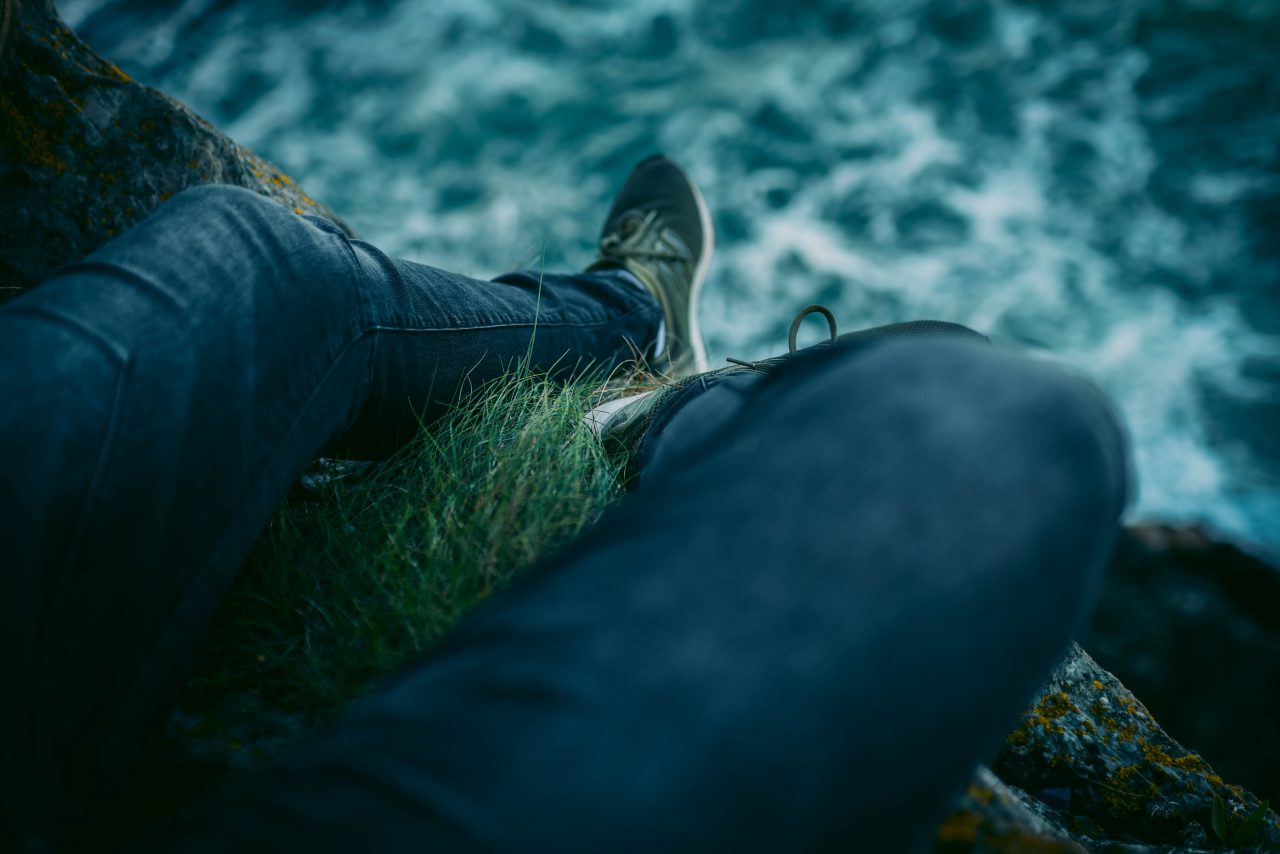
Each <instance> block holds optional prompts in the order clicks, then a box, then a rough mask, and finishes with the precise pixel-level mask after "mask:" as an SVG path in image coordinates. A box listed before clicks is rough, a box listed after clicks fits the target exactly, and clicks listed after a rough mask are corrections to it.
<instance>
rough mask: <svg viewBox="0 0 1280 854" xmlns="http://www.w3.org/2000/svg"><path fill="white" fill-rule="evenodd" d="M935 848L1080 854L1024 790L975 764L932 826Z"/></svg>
mask: <svg viewBox="0 0 1280 854" xmlns="http://www.w3.org/2000/svg"><path fill="white" fill-rule="evenodd" d="M937 843H938V844H937V849H938V851H940V852H945V853H946V854H950V852H973V854H997V853H998V852H1043V854H1083V852H1084V851H1085V850H1086V849H1085V848H1084V847H1083V846H1081V845H1080V843H1079V842H1077V841H1075V840H1074V839H1073V838H1072V835H1071V833H1070V832H1069V831H1068V830H1067V829H1066V828H1065V827H1064V826H1063V824H1062V821H1061V819H1060V818H1059V817H1058V816H1056V815H1055V814H1053V813H1052V811H1050V810H1049V809H1048V808H1046V807H1045V806H1044V805H1043V804H1041V803H1040V802H1039V801H1037V800H1036V799H1035V798H1033V797H1031V796H1030V795H1028V794H1027V793H1026V792H1024V791H1022V790H1021V789H1018V788H1016V787H1014V786H1009V785H1007V784H1006V783H1005V782H1004V781H1003V780H1001V779H1000V778H999V777H997V776H996V775H995V774H993V773H992V772H991V770H990V769H989V768H986V767H981V768H979V769H978V771H977V773H976V774H975V775H974V778H973V782H972V783H970V784H969V788H968V790H967V791H966V792H965V793H964V794H963V795H961V796H960V798H959V799H958V800H957V801H956V804H955V807H954V808H953V810H952V812H951V814H950V815H948V816H947V818H946V819H945V820H943V822H942V824H941V825H940V826H939V827H938V837H937Z"/></svg>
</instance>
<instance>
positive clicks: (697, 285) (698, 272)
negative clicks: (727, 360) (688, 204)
mask: <svg viewBox="0 0 1280 854" xmlns="http://www.w3.org/2000/svg"><path fill="white" fill-rule="evenodd" d="M676 168H678V169H679V168H680V167H679V166H677V167H676ZM680 174H681V175H684V179H685V181H686V182H688V184H689V189H691V190H693V200H694V203H695V204H696V205H697V207H698V221H699V223H700V224H701V225H702V257H701V258H699V259H698V265H697V266H696V267H694V269H693V284H692V286H690V288H689V337H690V338H692V339H693V341H692V342H691V343H693V344H694V345H695V346H694V348H693V363H694V373H696V374H700V373H703V372H705V371H708V370H710V369H711V365H710V363H709V362H708V361H707V348H706V345H705V344H703V342H702V327H701V325H700V324H699V323H698V304H699V302H700V300H701V298H702V282H703V280H705V279H706V277H707V267H709V266H710V265H711V256H712V255H713V254H714V253H715V251H716V232H715V229H714V228H713V227H712V225H711V210H710V209H709V208H708V207H707V200H706V199H704V198H702V191H701V190H699V189H698V185H697V184H695V183H694V182H693V181H692V180H690V179H689V176H688V175H686V174H685V171H684V170H683V169H680Z"/></svg>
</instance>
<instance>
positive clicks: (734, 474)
mask: <svg viewBox="0 0 1280 854" xmlns="http://www.w3.org/2000/svg"><path fill="white" fill-rule="evenodd" d="M539 291H540V294H539ZM535 319H536V323H537V334H536V335H534V334H533V327H534V324H535ZM657 323H658V310H657V307H656V305H655V304H654V302H653V300H652V299H650V298H649V297H648V296H647V295H646V294H645V293H644V292H643V291H641V290H640V289H638V288H636V287H635V286H634V285H633V284H632V283H629V282H627V281H624V280H622V279H620V278H619V277H618V276H617V274H614V273H595V274H590V275H576V276H547V277H545V278H544V279H542V280H541V282H539V278H538V277H536V276H531V275H525V274H517V275H513V276H508V277H504V278H503V279H501V280H499V281H498V282H477V281H473V280H469V279H465V278H462V277H459V276H454V275H450V274H446V273H442V272H439V271H436V270H432V269H430V268H426V267H422V266H419V265H414V264H409V263H405V262H400V261H393V260H390V259H388V258H387V257H386V256H384V255H382V254H381V253H379V252H378V251H377V250H375V249H373V248H372V247H369V246H367V245H364V244H361V243H358V242H356V243H352V242H349V241H347V240H346V239H345V238H344V237H343V236H342V235H341V234H339V233H337V232H336V231H335V230H334V229H332V228H329V227H327V226H325V225H324V224H323V223H321V222H319V221H317V220H307V219H303V218H299V217H295V216H294V215H293V214H290V213H288V212H287V211H285V210H283V209H281V208H279V207H277V206H275V205H274V204H273V203H270V202H266V201H263V200H261V199H259V198H257V197H255V196H253V195H251V194H248V193H245V192H243V191H239V190H232V189H225V188H204V189H200V190H194V191H189V192H187V193H184V194H182V195H180V196H178V197H175V198H174V199H173V200H172V201H171V202H169V203H168V204H166V205H165V206H164V207H162V208H161V210H160V212H159V213H157V214H156V215H155V216H153V217H152V218H151V219H149V220H148V221H146V222H145V223H143V224H142V225H140V226H138V227H137V228H136V229H134V230H133V231H131V232H130V233H129V234H128V235H126V236H125V237H124V238H122V239H120V240H117V241H116V242H114V243H112V244H110V245H108V246H107V247H105V248H104V249H102V250H100V251H99V252H97V253H95V255H93V256H91V257H90V258H89V259H87V260H86V261H85V262H82V263H80V264H77V265H74V266H73V267H71V268H70V269H68V270H67V271H65V272H64V273H62V274H60V275H59V276H58V277H56V278H55V279H53V280H52V281H50V282H48V283H46V284H44V285H42V286H41V287H40V288H38V289H36V290H35V291H34V292H32V293H30V294H28V295H26V296H24V297H22V298H20V299H18V300H15V301H13V302H12V303H10V304H8V305H6V306H5V307H4V308H3V309H0V399H2V400H3V401H4V408H3V410H0V460H2V461H3V464H2V465H0V549H3V555H4V566H5V572H4V574H3V576H2V577H3V585H4V586H3V588H0V608H2V609H3V612H2V613H3V626H4V632H5V643H4V645H3V653H2V654H3V656H4V658H3V667H4V671H3V672H4V676H5V680H6V684H7V685H9V686H11V691H10V696H11V697H13V698H14V699H15V701H16V702H10V703H5V704H3V707H4V712H3V717H0V738H2V739H4V742H3V755H4V756H5V757H6V767H5V768H4V770H3V775H2V776H0V785H2V786H3V796H4V803H5V806H6V809H7V810H8V812H9V814H10V821H11V822H13V823H15V824H16V825H17V826H19V827H23V828H29V827H48V826H51V825H53V824H55V823H60V822H67V821H74V819H75V816H76V815H77V813H78V812H80V811H82V810H83V808H84V804H86V803H88V802H91V801H93V800H95V799H101V798H105V797H109V796H110V793H111V792H112V790H113V789H114V787H116V786H118V785H119V784H120V781H121V778H122V777H123V776H124V775H126V774H127V771H128V768H129V765H130V760H131V756H132V752H133V751H134V750H135V749H136V746H137V742H138V739H139V736H140V734H141V733H142V732H143V730H144V728H145V727H147V726H148V725H150V724H151V723H152V722H154V720H155V719H156V717H157V715H158V714H159V713H160V712H162V711H163V709H164V704H165V703H166V702H169V701H171V700H172V698H173V696H174V695H175V693H176V690H177V688H178V686H179V685H180V684H181V679H182V677H183V675H184V672H185V667H186V666H187V664H188V662H189V660H190V657H191V652H192V649H193V647H194V646H195V644H196V643H197V642H198V640H199V638H200V635H201V632H202V631H203V630H204V627H205V625H206V623H207V621H208V619H209V617H210V615H211V613H212V611H213V610H214V608H215V607H216V605H217V603H218V601H219V599H220V598H221V596H222V594H223V593H224V592H225V590H226V588H227V587H228V586H229V584H230V582H231V580H232V579H233V577H234V575H235V572H236V569H237V567H238V564H239V562H240V561H241V559H242V558H243V556H244V555H245V553H246V551H247V550H248V548H249V546H250V545H251V543H252V541H253V539H254V537H255V536H256V534H257V533H258V531H259V530H260V529H261V527H262V526H263V525H264V524H265V522H266V520H267V519H268V517H269V515H270V514H271V512H272V511H273V509H274V508H275V506H276V505H277V504H278V502H279V501H280V500H281V498H282V497H283V495H284V494H285V492H286V491H287V489H288V487H289V485H290V484H291V483H292V481H293V480H294V479H295V478H296V477H297V475H298V474H299V473H300V472H301V471H302V470H303V468H304V467H305V466H306V465H307V463H308V462H309V461H310V460H311V459H312V458H313V457H314V456H316V455H317V454H319V453H321V452H323V451H325V450H326V449H331V450H332V449H334V448H339V449H343V450H346V451H349V452H351V453H354V454H356V455H361V456H368V455H372V454H380V453H385V452H386V451H388V450H390V449H391V448H394V447H395V446H396V444H397V443H398V442H399V441H401V440H403V439H404V438H407V437H408V436H409V435H410V434H411V433H412V431H413V430H415V429H416V428H417V424H418V421H419V419H420V418H422V417H425V418H426V419H428V420H429V419H430V418H431V417H432V415H433V414H434V413H436V412H438V411H439V409H440V407H441V406H443V405H444V404H446V403H447V402H448V401H450V400H452V399H454V397H455V396H456V395H457V394H458V393H459V392H460V391H461V390H463V389H465V387H466V385H467V383H468V382H479V381H482V380H484V379H487V378H489V377H492V376H496V375H497V374H499V373H500V372H501V371H503V370H504V369H505V368H507V367H509V366H510V364H511V363H512V362H513V361H514V360H517V359H520V358H524V357H526V355H527V356H528V358H529V360H530V362H531V363H532V365H533V367H534V368H535V369H538V368H543V369H549V370H552V371H558V372H561V373H565V374H568V373H571V372H572V371H573V369H574V368H575V367H580V366H585V365H587V364H588V363H590V364H594V365H595V366H597V367H606V368H607V367H608V366H610V365H612V364H614V363H616V362H617V361H618V360H619V359H621V358H624V357H625V356H627V355H628V354H630V352H631V350H632V348H633V347H636V348H638V349H640V350H643V349H644V348H645V347H646V346H649V345H650V344H651V342H652V339H653V337H654V335H655V333H656V327H657ZM684 397H685V400H684V405H683V406H682V407H681V408H680V410H679V411H676V412H674V413H673V414H671V415H670V417H668V418H666V419H664V424H665V425H666V426H665V428H664V429H663V431H662V434H661V435H660V436H658V437H657V439H656V440H654V443H651V445H650V448H651V452H650V453H649V458H650V463H649V465H648V468H647V469H646V471H645V473H644V477H643V479H642V482H641V485H640V486H639V488H638V490H637V491H636V493H635V494H634V495H632V496H630V497H629V498H628V500H626V501H624V502H623V503H622V505H621V506H620V507H619V508H618V509H617V510H616V511H614V512H612V513H610V514H609V515H608V516H606V518H605V519H604V520H603V521H602V522H601V523H600V524H599V525H598V526H597V527H596V528H595V529H593V531H592V532H591V533H590V534H588V535H587V536H585V537H584V538H583V539H581V540H580V541H579V542H578V543H577V544H575V545H574V546H573V547H571V548H570V549H568V550H567V551H565V552H562V553H561V554H559V555H558V556H556V557H555V558H553V559H552V560H551V561H550V562H549V563H547V564H545V565H543V566H541V567H539V568H536V569H535V570H533V571H531V572H529V573H527V574H526V575H525V576H524V577H523V578H522V579H521V580H520V581H519V582H518V583H517V584H516V585H514V587H513V588H512V589H510V590H508V591H507V592H505V593H503V594H500V595H498V596H496V597H495V598H494V600H493V601H491V602H490V603H489V604H488V605H487V606H485V607H484V608H482V609H481V610H480V611H479V612H478V613H476V614H475V615H473V616H472V617H471V618H469V619H468V620H466V621H465V623H464V624H463V626H462V627H461V628H460V629H459V630H458V631H457V632H455V633H454V635H453V636H452V637H451V639H450V640H449V641H448V642H446V643H445V644H444V645H443V646H442V647H440V648H438V649H436V650H435V651H433V652H432V653H431V654H429V655H427V656H425V657H423V658H422V659H420V660H419V661H417V662H414V663H412V664H411V665H410V666H408V667H406V668H405V669H404V670H403V671H402V672H401V673H400V675H398V676H397V677H396V678H394V679H392V680H390V681H389V682H388V683H387V684H386V685H384V686H383V687H382V688H381V689H380V690H378V691H377V692H375V693H374V694H373V695H372V696H371V697H369V698H368V699H366V700H364V701H361V702H359V703H356V704H354V705H353V707H352V708H351V709H350V710H349V712H348V713H347V714H346V715H345V716H344V717H343V718H342V719H341V720H340V721H339V722H338V723H337V724H336V725H335V726H333V727H332V728H330V729H329V730H328V731H327V732H325V733H323V734H321V735H319V736H318V737H316V738H314V739H312V740H311V741H310V742H309V743H308V744H307V745H305V746H304V747H302V748H301V749H300V750H298V751H297V752H295V753H294V754H293V755H292V756H291V757H290V758H289V759H287V760H286V761H284V762H282V763H280V764H278V765H276V766H274V767H272V768H271V769H268V770H265V771H262V772H260V773H257V774H254V775H251V776H249V777H247V778H246V779H244V780H243V781H242V782H241V783H240V784H239V785H237V786H235V787H234V788H232V789H231V790H229V791H227V792H226V793H224V794H223V795H221V796H219V797H217V798H215V799H213V800H211V801H209V802H208V803H205V804H202V805H200V806H197V807H195V808H193V809H192V810H190V811H189V813H188V814H187V815H186V816H184V818H183V820H182V821H181V822H180V823H179V824H177V825H176V826H174V827H172V828H170V829H169V830H168V831H167V832H166V833H165V834H164V835H162V836H160V837H157V838H155V839H153V840H152V844H154V845H157V846H160V847H175V848H182V849H195V848H202V847H204V848H208V849H209V850H232V849H237V848H264V849H280V848H285V849H294V848H312V849H314V848H322V849H330V848H334V849H343V850H353V849H354V850H368V849H392V848H394V849H407V848H412V849H415V850H416V849H444V850H450V849H455V848H525V849H539V850H564V849H574V850H581V849H588V850H591V849H606V848H607V849H627V850H653V849H658V848H667V849H670V848H677V849H705V848H731V847H733V848H748V849H777V848H788V849H793V848H824V847H839V846H847V845H850V844H859V845H862V846H865V847H866V848H867V850H881V849H884V850H887V849H888V848H894V847H903V846H904V845H905V844H907V842H908V841H910V840H913V839H917V838H923V837H922V836H921V834H926V833H927V832H928V830H929V827H930V822H931V821H932V819H933V818H934V816H935V814H936V812H937V810H938V809H939V808H940V807H941V805H942V804H944V803H945V800H946V798H947V796H948V795H949V794H950V793H951V792H952V791H954V790H955V788H956V787H957V786H959V785H960V784H962V783H963V781H964V778H965V775H966V774H967V773H968V771H969V769H970V768H971V767H972V765H973V764H974V763H975V762H977V761H979V760H980V759H981V757H982V756H983V755H984V753H985V752H986V751H988V750H989V749H990V748H991V747H992V746H993V745H994V744H995V743H996V742H997V741H998V739H999V737H1000V735H1001V734H1002V731H1003V730H1004V729H1005V728H1006V727H1007V725H1008V723H1009V722H1010V720H1011V718H1012V717H1013V716H1014V715H1015V714H1016V712H1017V711H1018V710H1019V709H1020V707H1021V706H1022V705H1023V703H1024V702H1025V701H1026V700H1027V699H1028V697H1029V695H1030V693H1031V692H1032V691H1033V690H1034V688H1035V686H1036V684H1037V682H1038V681H1039V680H1041V679H1042V678H1043V677H1044V676H1045V675H1046V673H1047V671H1048V669H1049V668H1050V667H1051V666H1052V664H1053V663H1054V661H1055V659H1056V657H1057V656H1059V655H1060V654H1061V652H1062V651H1063V649H1064V648H1065V645H1066V644H1067V642H1068V639H1069V638H1070V636H1071V633H1072V631H1073V629H1074V628H1075V627H1076V626H1078V624H1079V621H1080V620H1081V619H1082V617H1083V615H1084V614H1085V613H1086V612H1087V609H1088V604H1089V602H1090V600H1091V596H1092V591H1093V588H1094V587H1095V585H1096V583H1097V580H1098V576H1099V574H1100V572H1101V571H1102V568H1103V567H1104V566H1105V563H1106V559H1107V556H1108V554H1109V550H1110V546H1111V542H1112V538H1113V535H1114V531H1115V526H1116V521H1117V519H1118V516H1119V514H1120V512H1121V509H1122V506H1123V503H1124V496H1125V492H1126V464H1125V449H1124V441H1123V438H1122V435H1121V432H1120V430H1119V429H1118V427H1117V425H1116V422H1115V420H1114V418H1113V416H1112V414H1111V411H1110V409H1109V407H1108V405H1107V404H1106V402H1105V401H1104V399H1103V398H1102V397H1101V396H1100V395H1099V394H1098V393H1097V392H1096V391H1094V390H1093V389H1092V388H1091V387H1089V386H1088V385H1086V384H1085V383H1083V382H1082V381H1080V380H1078V379H1075V378H1073V377H1071V376H1068V375H1066V374H1064V373H1062V372H1060V371H1059V370H1057V369H1055V368H1052V367H1050V366H1048V365H1045V364H1041V363H1038V362H1034V361H1031V360H1028V359H1026V358H1023V357H1020V356H1017V355H1015V354H1012V353H1008V352H1004V351H1002V350H1000V349H998V348H994V347H990V346H987V345H984V344H978V343H973V342H971V341H967V340H961V339H956V338H948V337H938V338H934V339H919V340H899V341H894V340H888V341H885V342H882V343H875V344H872V345H868V346H865V347H856V348H848V349H842V350H828V351H827V352H825V353H821V354H819V355H817V356H814V357H810V358H806V359H798V360H795V361H794V362H793V363H791V364H790V365H788V366H787V367H786V368H784V369H782V370H779V371H777V372H775V373H773V374H770V375H768V376H767V377H764V378H758V377H754V376H752V377H743V378H739V379H734V380H731V381H721V382H720V383H719V384H711V383H709V384H708V386H707V390H705V391H704V392H703V393H702V394H700V395H699V394H693V395H686V396H684ZM694 403H697V404H698V405H697V406H695V405H693V404H694ZM655 448H656V450H653V449H655ZM10 757H12V762H10Z"/></svg>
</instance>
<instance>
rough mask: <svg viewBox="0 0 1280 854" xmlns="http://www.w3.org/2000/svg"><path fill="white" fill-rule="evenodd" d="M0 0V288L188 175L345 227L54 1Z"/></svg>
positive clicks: (117, 229) (60, 256)
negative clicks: (85, 34)
mask: <svg viewBox="0 0 1280 854" xmlns="http://www.w3.org/2000/svg"><path fill="white" fill-rule="evenodd" d="M0 3H2V4H3V6H2V7H0V40H2V41H0V223H3V228H2V229H0V299H4V298H5V296H13V295H14V294H15V293H17V292H20V291H22V290H24V289H26V288H30V287H33V286H34V285H37V284H39V283H40V282H41V281H43V280H44V279H45V278H47V277H48V276H49V274H50V273H51V272H53V271H54V270H55V269H57V268H58V267H60V266H62V265H63V264H66V263H68V262H71V261H74V260H76V259H78V258H81V257H83V256H84V255H86V254H88V253H89V252H92V251H93V250H94V249H96V248H97V247H98V246H101V245H102V244H103V243H105V242H106V241H108V240H110V239H111V238H112V237H113V236H115V235H117V234H120V233H122V232H123V231H124V230H125V229H127V228H128V227H129V226H131V225H133V224H134V223H136V222H138V221H139V220H141V219H143V218H145V217H146V216H147V214H149V213H150V212H151V211H152V210H154V209H155V207H156V206H157V205H159V204H160V203H161V202H163V201H164V200H165V199H167V198H169V197H170V196H172V195H173V194H174V193H177V192H179V191H180V190H182V189H184V188H186V187H190V186H193V185H195V184H207V183H221V184H235V185H237V186H241V187H247V188H249V189H251V190H255V191H257V192H259V193H262V194H263V195H265V196H269V197H271V198H273V199H275V200H277V201H279V202H280V203H281V204H283V205H285V206H286V207H288V208H290V209H291V210H293V211H295V212H297V213H311V214H318V215H320V216H323V217H326V218H328V219H330V220H332V221H333V222H335V223H337V224H338V225H340V226H341V227H342V228H343V229H345V230H346V231H347V232H348V233H351V229H350V228H349V227H348V226H346V224H345V223H343V222H342V221H341V220H340V219H339V218H338V217H337V216H336V215H335V214H334V213H333V212H332V211H331V210H329V209H328V208H327V207H325V206H324V205H322V204H320V203H319V202H317V201H315V200H314V199H312V198H311V197H310V196H308V195H307V194H306V193H305V192H304V191H303V190H302V189H301V188H300V187H299V186H298V185H297V184H296V183H295V182H294V181H293V179H292V178H290V177H289V176H288V175H286V174H285V173H284V172H282V171H281V170H280V169H278V168H277V167H275V166H273V165H272V164H271V163H268V162H267V161H266V160H263V159H262V158H261V157H258V156H257V155H256V154H254V153H253V152H251V151H249V150H248V149H247V148H245V147H244V146H241V145H238V144H236V143H235V142H233V141H232V140H230V139H228V138H227V137H226V136H224V135H223V134H221V133H219V132H218V130H217V129H215V128H214V127H213V126H212V125H211V124H209V123H208V122H207V121H205V120H204V119H202V118H200V117H199V116H197V115H196V114H195V113H193V112H192V111H191V110H189V109H188V108H187V107H185V106H183V105H182V104H180V103H178V102H177V101H175V100H174V99H173V98H170V97H169V96H168V95H165V94H164V93H163V92H160V91H158V90H156V89H153V88H151V87H149V86H143V85H141V84H139V83H137V82H135V81H134V80H133V79H132V78H130V77H129V75H128V74H126V73H125V72H123V71H121V70H120V69H119V68H117V67H116V66H115V65H112V64H111V63H110V62H107V61H106V60H104V59H102V58H101V57H99V56H98V55H97V54H95V53H94V52H93V51H92V50H90V49H89V47H88V46H87V45H85V44H84V42H82V41H80V39H79V38H77V37H76V35H75V34H74V33H73V32H71V30H69V29H68V28H67V27H66V25H65V24H63V23H62V21H61V20H60V19H59V18H58V15H57V13H56V12H55V11H54V8H53V3H52V2H51V0H23V2H22V4H21V6H19V4H18V2H17V0H0Z"/></svg>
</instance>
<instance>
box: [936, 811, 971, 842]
mask: <svg viewBox="0 0 1280 854" xmlns="http://www.w3.org/2000/svg"><path fill="white" fill-rule="evenodd" d="M981 825H982V816H980V815H978V814H977V813H976V812H969V811H967V810H966V811H963V812H956V813H952V814H951V815H949V816H947V818H946V820H944V821H943V822H942V824H941V825H940V826H939V827H938V842H942V843H947V842H953V843H954V842H965V843H968V842H973V841H974V840H976V839H977V838H978V828H979V827H980V826H981Z"/></svg>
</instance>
